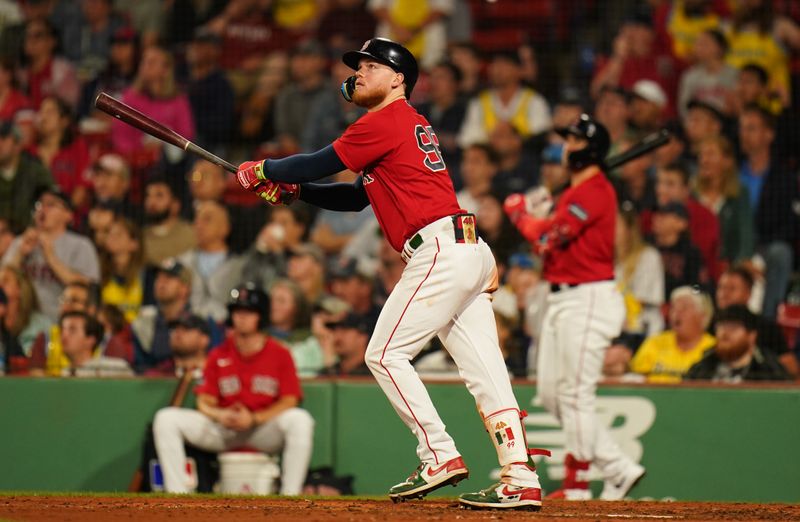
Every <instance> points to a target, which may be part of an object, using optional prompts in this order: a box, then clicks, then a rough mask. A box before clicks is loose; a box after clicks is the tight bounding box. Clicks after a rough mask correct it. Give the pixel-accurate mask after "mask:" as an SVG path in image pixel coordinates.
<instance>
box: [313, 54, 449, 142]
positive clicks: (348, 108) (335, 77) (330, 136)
mask: <svg viewBox="0 0 800 522" xmlns="http://www.w3.org/2000/svg"><path fill="white" fill-rule="evenodd" d="M352 73H353V70H352V69H351V68H350V67H348V66H347V64H345V63H344V62H343V61H341V60H334V61H333V63H332V64H331V69H330V74H329V75H328V81H329V82H330V83H329V84H328V86H327V88H325V89H322V90H321V91H320V92H319V93H318V94H317V95H316V96H315V97H314V99H313V101H312V103H311V106H310V107H309V109H308V119H307V120H306V123H305V129H304V130H303V136H302V140H301V143H300V145H301V148H302V150H304V151H307V152H316V151H318V150H320V149H322V148H325V147H326V146H328V145H329V144H330V143H331V142H333V140H335V139H336V138H338V137H339V136H341V135H342V132H344V130H345V129H346V128H347V126H348V125H350V124H351V123H353V122H354V121H356V120H357V119H358V118H360V117H361V116H362V115H363V114H366V111H365V110H364V109H363V108H361V107H359V106H358V105H356V104H355V103H350V102H348V101H347V100H345V99H344V96H342V94H341V91H340V87H341V85H342V82H343V81H344V79H345V78H347V77H348V76H351V75H352ZM441 142H442V140H441V138H439V143H440V145H441Z"/></svg>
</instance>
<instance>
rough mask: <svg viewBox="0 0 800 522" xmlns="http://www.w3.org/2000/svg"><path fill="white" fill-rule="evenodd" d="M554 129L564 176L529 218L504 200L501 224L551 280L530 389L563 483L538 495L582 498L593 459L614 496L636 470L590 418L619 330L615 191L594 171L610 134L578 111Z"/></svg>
mask: <svg viewBox="0 0 800 522" xmlns="http://www.w3.org/2000/svg"><path fill="white" fill-rule="evenodd" d="M559 133H560V134H561V135H562V136H564V137H565V138H566V144H565V146H564V152H563V154H564V156H563V159H562V161H563V162H564V164H565V166H566V167H567V169H568V170H569V171H570V175H571V178H570V186H569V187H568V188H567V189H566V190H565V191H564V192H563V193H562V194H561V195H560V197H559V199H558V202H557V203H556V206H555V208H554V209H553V213H552V214H551V215H550V216H548V217H545V218H538V217H534V216H532V215H530V214H529V213H528V212H527V211H526V201H525V197H524V196H523V195H522V194H512V195H511V196H509V197H508V198H507V199H506V201H505V210H506V213H507V214H508V215H509V217H510V218H511V221H512V222H513V223H514V224H515V225H516V226H517V228H518V229H519V230H520V232H521V233H522V235H523V236H524V237H525V238H526V239H527V240H528V241H530V242H531V244H532V245H533V248H534V250H535V251H536V252H537V253H539V254H540V255H542V256H544V277H545V279H547V281H548V282H549V283H550V286H551V294H550V297H549V298H548V308H547V312H546V313H545V317H544V322H543V325H542V334H541V337H540V341H539V361H538V365H537V376H536V378H537V392H538V396H539V398H540V399H541V401H542V403H543V405H544V407H545V408H546V409H547V410H548V411H549V412H551V413H552V414H553V415H555V416H556V418H558V419H559V421H560V422H561V424H562V426H563V429H564V434H565V436H566V444H565V445H566V449H567V456H566V459H565V462H564V465H565V469H566V474H565V478H564V482H563V487H562V489H560V490H559V491H558V492H556V493H555V494H553V495H550V496H549V497H548V498H567V499H569V500H588V499H591V498H592V494H591V491H590V490H589V483H588V481H587V474H588V470H589V465H590V463H592V462H594V463H595V465H596V466H598V468H599V469H600V471H601V472H602V473H603V476H604V478H605V479H606V481H605V487H604V488H603V493H602V495H601V498H603V499H607V500H619V499H622V498H623V497H624V496H625V495H626V494H627V493H628V491H629V490H630V489H631V488H632V487H633V486H634V485H635V484H636V482H637V481H638V480H639V479H640V478H641V477H642V475H644V471H645V470H644V468H643V467H641V466H640V465H638V464H636V463H634V462H633V461H631V460H630V459H629V458H628V457H627V456H626V455H624V454H623V453H622V452H621V451H620V449H619V446H617V444H616V443H615V442H614V441H613V440H612V439H611V436H610V435H609V433H608V430H606V429H605V428H604V427H603V426H600V425H599V424H598V423H597V416H596V414H595V394H596V391H597V382H598V381H599V380H600V377H601V372H602V368H603V357H604V354H605V349H606V348H607V347H608V346H609V345H610V344H611V339H613V338H614V337H616V336H617V335H619V332H620V330H621V327H622V321H623V318H624V314H625V312H624V305H623V301H622V296H621V295H620V293H619V291H618V290H617V287H616V284H615V283H614V227H615V225H616V219H617V197H616V194H615V192H614V188H613V187H612V186H611V183H610V182H609V181H608V179H606V176H605V175H604V174H603V171H602V170H601V168H602V165H603V159H604V158H605V157H606V154H607V153H608V149H609V146H610V139H609V135H608V131H607V130H606V129H605V127H603V126H602V125H601V124H599V123H597V122H596V121H594V120H593V119H592V118H590V117H589V116H587V115H586V114H583V115H581V117H580V118H579V119H578V121H576V122H575V123H574V124H572V125H570V126H569V127H567V128H566V129H561V130H560V131H559Z"/></svg>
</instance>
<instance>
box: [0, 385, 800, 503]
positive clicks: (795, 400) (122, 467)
mask: <svg viewBox="0 0 800 522" xmlns="http://www.w3.org/2000/svg"><path fill="white" fill-rule="evenodd" d="M174 386H175V382H174V381H172V380H161V379H132V380H124V381H123V380H120V381H108V380H94V379H92V380H77V379H64V380H57V379H25V378H11V377H6V378H2V379H0V430H1V431H0V432H1V433H2V436H1V437H0V469H2V472H0V489H2V490H52V491H66V490H76V491H122V490H124V489H125V488H126V486H127V484H128V481H129V479H130V476H131V474H132V472H133V470H134V469H135V467H136V464H137V462H138V459H139V452H140V443H141V440H142V437H143V431H144V429H145V426H146V424H147V422H149V421H150V420H151V419H152V416H153V414H154V413H155V411H156V410H157V409H158V408H159V407H160V406H161V405H162V404H165V403H166V402H167V401H168V400H169V397H170V395H171V393H172V390H173V388H174ZM303 387H304V391H305V394H306V400H305V402H304V406H305V407H306V408H307V409H308V410H309V411H310V412H311V414H312V415H313V416H314V418H315V419H316V423H317V424H316V432H315V436H314V444H315V448H314V457H313V460H312V466H324V465H329V466H333V467H334V468H335V470H336V473H337V474H352V475H354V476H355V477H356V480H355V484H354V485H355V488H356V492H357V493H359V494H383V493H385V492H386V490H387V489H388V488H389V487H390V486H391V485H392V484H394V483H396V482H399V481H401V480H402V479H404V478H405V477H406V476H407V475H408V474H409V473H411V471H413V469H414V467H415V466H416V465H417V459H416V456H415V445H416V441H415V439H414V437H413V436H412V435H411V433H410V432H409V431H408V430H407V429H406V427H405V426H404V425H403V424H402V423H401V422H400V420H399V419H398V418H397V416H396V414H395V413H394V411H393V410H392V408H391V407H390V406H389V403H388V401H387V400H386V398H385V397H384V396H383V394H382V392H381V391H380V389H379V388H378V387H377V385H376V384H375V383H374V382H373V381H371V380H366V379H365V380H357V381H326V380H320V381H305V382H304V383H303ZM428 389H429V391H430V394H431V397H432V398H433V401H434V403H435V404H436V405H437V408H438V409H439V412H440V414H441V416H442V418H443V420H444V421H445V423H446V424H447V426H448V430H449V431H450V433H451V434H452V435H453V437H454V438H455V440H456V442H457V444H458V447H459V449H460V451H461V452H462V454H463V456H464V459H465V461H466V462H467V464H468V465H469V467H470V470H471V478H470V480H468V481H465V482H463V483H462V484H461V485H459V487H458V488H455V489H453V488H447V489H444V490H442V491H441V493H440V494H441V495H454V494H456V493H458V492H461V491H466V490H469V489H477V488H482V487H485V486H486V485H487V484H488V483H489V482H490V481H491V480H492V477H493V474H495V473H497V471H498V470H497V461H496V458H495V454H494V449H493V447H492V445H491V443H490V441H489V438H488V435H487V434H486V432H485V430H484V429H483V426H482V424H481V421H480V419H479V417H478V414H477V412H476V410H475V404H474V401H473V400H472V398H471V397H470V396H469V394H468V392H467V391H466V388H465V387H464V386H463V384H461V383H460V382H459V383H429V384H428ZM515 392H516V394H517V398H518V399H519V402H520V405H521V406H522V407H523V408H524V409H526V410H527V411H528V417H527V418H526V419H525V422H526V426H527V431H528V440H529V444H530V445H532V446H537V447H545V448H548V449H550V450H551V451H552V452H553V457H552V458H548V459H544V460H543V461H542V462H541V463H540V474H541V476H542V483H543V486H544V487H545V488H553V487H555V486H556V485H557V484H558V482H559V480H560V479H561V476H562V474H563V467H562V463H563V459H564V449H563V444H564V436H563V433H562V432H561V430H560V429H559V428H558V426H557V424H556V423H555V419H553V418H552V417H550V416H549V415H548V414H546V413H545V412H544V411H543V410H542V409H541V408H538V407H536V406H535V404H534V398H535V386H534V385H532V384H530V383H515ZM598 413H599V414H600V417H601V421H602V422H603V423H604V424H606V425H607V426H609V427H610V429H611V431H612V434H613V436H614V437H615V439H616V440H617V441H618V442H619V443H620V445H621V446H622V448H623V450H624V451H625V452H626V453H628V454H629V455H631V456H632V457H634V458H636V459H637V460H640V461H641V462H642V463H643V464H644V465H645V466H646V467H647V469H648V474H647V476H646V477H645V478H644V480H643V481H642V482H641V484H640V485H639V486H638V487H637V489H636V490H635V491H634V493H635V496H636V497H647V498H656V499H665V498H674V499H680V500H728V501H760V502H765V501H776V502H777V501H781V502H798V501H800V466H798V465H797V463H798V462H800V387H796V386H789V387H786V386H782V387H777V386H776V387H758V388H751V387H747V388H742V387H739V388H731V387H726V388H718V387H683V386H682V387H645V386H613V387H603V388H601V390H600V397H599V399H598ZM593 487H594V488H595V489H596V491H599V488H600V487H601V483H600V482H599V481H595V482H593Z"/></svg>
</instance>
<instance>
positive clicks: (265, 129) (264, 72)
mask: <svg viewBox="0 0 800 522" xmlns="http://www.w3.org/2000/svg"><path fill="white" fill-rule="evenodd" d="M288 70H289V58H288V56H287V54H286V53H284V52H273V53H271V54H269V55H268V56H267V57H266V58H264V60H263V65H262V66H261V69H260V73H259V75H258V77H257V78H256V81H255V85H254V86H253V88H252V89H250V90H249V91H246V92H245V94H244V99H243V100H242V103H241V110H240V111H239V127H238V134H239V137H240V141H241V142H242V143H243V145H245V146H248V147H256V146H259V145H261V144H262V143H264V142H267V141H269V140H272V139H273V137H274V136H275V121H274V119H275V106H276V104H277V100H276V99H277V96H278V93H279V92H280V90H281V88H282V87H283V86H284V84H285V83H286V79H287V77H288Z"/></svg>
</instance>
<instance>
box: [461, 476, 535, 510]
mask: <svg viewBox="0 0 800 522" xmlns="http://www.w3.org/2000/svg"><path fill="white" fill-rule="evenodd" d="M458 502H459V504H460V505H461V507H462V508H464V509H528V510H532V511H539V510H540V509H541V508H542V490H541V489H540V488H533V487H531V488H526V487H522V486H512V485H510V484H503V483H502V482H498V483H496V484H492V485H491V486H489V487H488V488H486V489H482V490H481V491H478V492H477V493H464V494H463V495H461V496H460V497H458Z"/></svg>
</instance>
